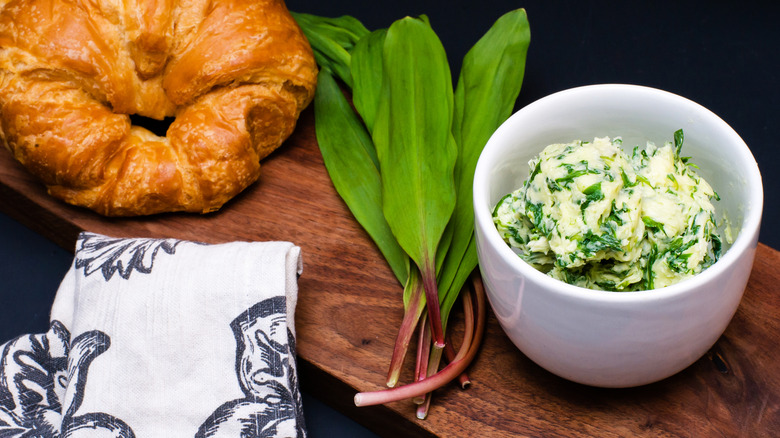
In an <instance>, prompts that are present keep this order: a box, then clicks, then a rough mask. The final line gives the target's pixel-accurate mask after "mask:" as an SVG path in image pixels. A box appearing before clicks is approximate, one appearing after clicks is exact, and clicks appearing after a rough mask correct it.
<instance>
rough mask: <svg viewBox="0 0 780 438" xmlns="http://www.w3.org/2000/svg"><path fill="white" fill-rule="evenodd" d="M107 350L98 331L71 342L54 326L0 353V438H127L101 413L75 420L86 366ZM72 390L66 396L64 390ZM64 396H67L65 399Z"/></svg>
mask: <svg viewBox="0 0 780 438" xmlns="http://www.w3.org/2000/svg"><path fill="white" fill-rule="evenodd" d="M110 345H111V341H110V339H109V337H108V336H107V335H106V334H105V333H103V332H100V331H98V330H93V331H89V332H85V333H82V334H80V335H79V336H76V338H75V339H73V341H72V342H71V340H70V332H69V331H68V329H67V328H66V327H65V326H64V325H63V324H62V323H61V322H59V321H56V320H55V321H52V323H51V328H50V329H49V331H48V332H47V333H45V334H42V335H24V336H20V337H18V338H16V339H14V340H11V341H10V342H7V343H6V344H4V345H3V346H2V350H0V437H3V438H5V437H8V438H10V437H19V438H22V437H37V438H64V437H68V436H74V435H76V434H78V435H83V434H85V433H86V434H94V436H106V435H105V434H106V433H107V432H110V435H111V436H114V437H122V438H132V437H134V436H135V435H134V434H133V431H132V429H130V427H129V426H128V425H127V424H125V422H123V421H122V420H120V419H118V418H116V417H113V416H111V415H108V414H106V413H103V412H94V413H87V414H83V415H76V410H78V408H79V407H80V406H81V403H82V401H83V398H84V388H85V386H86V384H87V372H88V371H89V366H90V364H91V363H92V361H93V360H94V359H95V358H96V357H97V356H99V355H101V354H102V353H103V352H104V351H106V350H107V349H108V347H109V346H110ZM68 387H70V388H73V390H72V391H71V392H70V393H67V392H66V388H68ZM66 394H70V395H69V396H67V397H66Z"/></svg>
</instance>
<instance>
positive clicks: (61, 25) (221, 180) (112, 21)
mask: <svg viewBox="0 0 780 438" xmlns="http://www.w3.org/2000/svg"><path fill="white" fill-rule="evenodd" d="M0 5H1V6H0V7H1V8H2V10H1V11H0V141H2V143H4V144H5V146H6V148H7V149H9V150H10V151H11V153H12V154H13V156H14V157H15V158H16V159H17V160H18V161H19V162H21V163H22V165H24V166H25V167H26V168H27V169H28V170H29V171H30V172H31V173H33V174H34V175H36V176H37V177H38V178H40V179H41V181H42V182H43V183H44V184H45V185H46V186H47V188H48V191H49V193H50V194H51V195H52V196H54V197H57V198H59V199H62V200H64V201H65V202H68V203H71V204H74V205H79V206H83V207H87V208H90V209H92V210H94V211H96V212H98V213H100V214H103V215H106V216H134V215H148V214H154V213H161V212H172V211H187V212H198V213H206V212H210V211H214V210H217V209H219V208H220V207H221V206H222V205H223V204H224V203H225V202H227V201H228V200H230V199H231V198H233V197H234V196H235V195H237V194H238V193H239V192H241V191H242V190H244V189H245V188H246V187H247V186H249V185H250V184H252V183H253V182H254V181H256V180H257V178H258V177H259V175H260V160H261V159H262V158H264V157H265V156H267V155H268V154H269V153H270V152H272V151H273V150H274V149H276V148H277V147H279V146H280V145H281V143H282V142H283V141H284V140H285V139H287V137H289V136H290V134H291V133H292V131H293V129H294V127H295V124H296V121H297V120H298V116H299V115H300V112H301V111H302V110H303V109H304V108H305V107H306V106H307V105H308V104H309V103H310V102H311V99H312V97H313V94H314V89H315V87H316V80H317V66H316V63H315V61H314V57H313V55H312V51H311V47H310V46H309V43H308V41H307V40H306V38H305V37H304V36H303V33H302V32H301V30H300V29H299V28H298V26H297V24H296V23H295V21H294V20H293V18H292V17H291V15H290V13H289V12H288V11H287V8H286V6H285V4H284V2H283V1H282V0H219V1H217V0H181V1H176V0H123V1H119V0H113V1H112V0H10V1H7V0H0ZM131 114H137V115H140V116H144V117H149V118H154V119H160V120H161V119H164V118H166V117H175V120H174V121H173V122H172V123H171V124H170V126H169V128H168V132H167V135H166V136H165V137H160V136H158V135H155V134H153V133H152V132H151V131H149V130H147V129H145V128H143V127H140V126H133V125H132V123H131V121H130V117H129V116H130V115H131Z"/></svg>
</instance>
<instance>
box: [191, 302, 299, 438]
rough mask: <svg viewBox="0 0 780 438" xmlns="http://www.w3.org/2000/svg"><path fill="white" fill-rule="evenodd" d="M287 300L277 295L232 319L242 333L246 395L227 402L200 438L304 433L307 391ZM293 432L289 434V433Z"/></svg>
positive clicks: (239, 348) (240, 362) (239, 370)
mask: <svg viewBox="0 0 780 438" xmlns="http://www.w3.org/2000/svg"><path fill="white" fill-rule="evenodd" d="M286 303H287V301H286V299H285V297H284V296H277V297H273V298H269V299H266V300H264V301H261V302H259V303H257V304H255V305H254V306H252V307H250V308H249V309H247V310H246V311H245V312H243V313H242V314H241V315H239V316H238V317H237V318H236V319H234V320H233V322H232V323H231V324H230V327H231V329H232V330H233V335H234V336H235V338H236V370H235V371H236V375H237V377H238V381H239V384H240V385H241V390H242V392H243V393H244V397H243V398H240V399H236V400H231V401H228V402H225V403H223V404H222V405H221V406H220V407H218V408H217V409H216V410H215V411H214V413H213V414H211V416H209V418H208V419H206V421H205V422H204V423H203V424H202V425H201V427H200V429H199V430H198V433H197V434H196V435H195V437H196V438H208V437H215V436H223V434H224V433H225V431H240V436H241V437H244V438H272V437H277V436H280V435H279V434H280V433H282V431H283V430H285V431H286V432H287V433H290V435H289V436H291V437H292V436H293V435H292V433H295V435H294V436H296V437H297V438H304V437H305V436H306V431H305V429H304V427H303V424H304V418H303V410H302V402H301V394H300V392H299V390H298V382H297V376H296V373H295V368H294V363H293V361H295V337H294V336H293V334H292V332H291V331H290V329H289V328H288V327H287V316H286V312H287V305H286ZM293 431H294V432H293ZM285 436H288V435H285Z"/></svg>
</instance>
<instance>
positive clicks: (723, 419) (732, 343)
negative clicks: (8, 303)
mask: <svg viewBox="0 0 780 438" xmlns="http://www.w3.org/2000/svg"><path fill="white" fill-rule="evenodd" d="M0 210H2V211H3V212H5V213H6V214H8V215H10V216H12V217H14V218H16V219H17V220H19V221H21V222H22V223H24V224H26V225H27V226H29V227H30V228H32V229H34V230H35V231H37V232H39V233H41V234H42V235H44V236H46V237H47V238H49V239H51V240H52V241H54V242H56V243H57V244H59V245H61V246H62V247H64V248H66V249H68V250H71V251H72V250H73V248H74V245H75V241H76V237H77V235H78V233H79V232H80V231H82V230H88V231H92V232H97V233H103V234H107V235H112V236H117V237H119V236H134V237H174V238H180V239H190V240H197V241H201V242H208V243H219V242H227V241H233V240H254V241H263V240H287V241H291V242H294V243H296V244H297V245H299V246H300V247H301V248H302V253H303V262H304V271H303V275H302V276H301V277H300V280H299V286H300V292H299V293H300V298H299V303H298V308H297V313H296V326H297V331H298V354H299V362H300V365H299V366H300V372H301V382H302V385H303V386H304V388H305V390H306V391H308V392H310V393H312V394H314V395H315V396H317V397H319V398H321V399H322V400H325V401H326V402H328V403H329V404H331V405H332V406H334V407H335V408H337V409H339V410H341V411H343V412H344V413H346V414H347V415H350V416H351V417H353V418H355V419H356V420H357V421H359V422H361V423H362V424H364V425H365V426H367V427H368V428H370V429H372V430H374V431H375V432H377V433H378V434H380V435H383V436H388V437H401V436H441V437H459V438H460V437H484V436H490V437H516V436H545V437H575V436H576V437H579V436H599V437H618V436H653V437H657V436H700V437H703V436H735V435H740V436H751V437H758V436H772V435H774V434H776V433H778V431H780V349H778V348H777V347H778V343H779V342H780V294H778V293H777V292H780V286H779V285H780V253H778V252H777V251H775V250H773V249H771V248H769V247H767V246H765V245H762V244H759V248H758V254H757V258H756V263H755V266H754V270H753V274H752V276H751V278H750V283H749V285H748V289H747V291H746V293H745V296H744V299H743V301H742V303H741V305H740V307H739V310H738V311H737V314H736V316H735V317H734V319H733V321H732V322H731V324H730V325H729V327H728V329H727V330H726V332H725V333H724V335H723V336H722V337H721V338H720V340H719V341H718V342H717V344H716V345H715V346H714V347H713V349H712V350H711V351H710V352H709V353H708V354H707V355H705V356H704V357H703V358H701V359H700V360H699V361H697V362H696V363H695V364H693V365H692V366H690V367H689V368H688V369H686V370H684V371H682V372H681V373H679V374H677V375H675V376H673V377H671V378H668V379H666V380H664V381H662V382H658V383H655V384H652V385H647V386H644V387H640V388H633V389H620V390H614V389H598V388H591V387H586V386H582V385H578V384H575V383H571V382H568V381H565V380H563V379H561V378H558V377H556V376H554V375H552V374H550V373H548V372H546V371H545V370H543V369H542V368H540V367H538V366H537V365H535V364H534V363H533V362H531V361H530V360H529V359H528V358H526V357H525V356H523V355H522V353H520V352H519V351H518V350H517V349H516V348H515V347H514V346H513V345H512V344H511V342H510V341H509V339H508V338H507V337H506V336H505V335H504V333H503V332H502V330H501V328H500V327H499V325H498V323H497V322H496V320H495V318H494V317H493V315H492V313H491V314H490V317H489V320H488V326H487V331H486V334H485V340H484V342H483V346H482V349H481V351H480V353H479V355H478V356H477V359H476V360H475V362H474V363H473V365H472V367H471V369H470V370H469V374H470V376H471V378H472V380H473V385H472V386H471V387H470V388H469V389H467V390H461V389H459V388H458V387H457V386H455V385H454V384H453V385H449V386H447V387H446V388H444V389H441V390H439V391H437V392H436V393H435V395H434V397H435V398H434V402H433V406H432V408H431V411H430V415H429V416H428V418H427V419H425V420H418V419H416V418H415V415H414V407H413V405H412V404H411V403H410V402H397V403H393V404H391V405H389V406H379V407H369V408H355V407H354V406H353V404H352V397H353V396H354V394H355V392H356V391H358V390H375V389H379V388H381V387H382V385H383V382H384V381H385V374H386V371H387V366H388V362H389V359H390V354H391V351H392V345H393V342H394V339H395V335H396V330H397V328H398V326H399V324H400V321H401V317H402V311H401V308H402V307H401V287H400V286H399V285H398V284H397V281H396V280H395V277H394V276H393V275H392V273H391V271H390V269H389V267H388V266H387V265H386V263H385V262H384V259H383V258H382V257H381V255H380V253H379V252H378V250H376V248H375V247H374V246H373V243H372V242H371V241H370V239H369V238H368V236H367V234H366V233H365V232H364V231H363V230H362V229H361V228H360V227H359V225H358V224H357V222H356V221H355V220H354V219H353V218H352V216H351V214H350V212H349V210H348V209H347V208H346V207H345V205H344V204H343V202H342V201H341V199H340V198H339V197H338V195H337V194H336V192H335V190H334V188H333V186H332V184H331V182H330V179H329V177H328V175H327V172H326V170H325V167H324V165H323V163H322V157H321V156H320V153H319V150H318V148H317V144H316V139H315V135H314V120H313V111H312V109H311V108H309V109H307V110H306V111H305V112H304V113H303V114H302V117H301V120H300V122H299V124H298V127H297V129H296V131H295V133H294V134H293V136H292V137H291V138H290V139H289V140H288V141H287V142H286V143H285V144H284V145H283V146H282V148H281V149H280V150H278V151H276V152H275V153H273V154H272V155H271V156H270V157H268V158H267V159H266V160H265V161H264V162H263V167H262V175H261V177H260V181H259V182H257V183H256V184H254V185H253V186H252V187H250V188H249V189H247V190H246V191H245V192H244V193H242V194H241V195H240V196H239V197H238V198H236V199H234V200H233V201H231V202H230V203H229V204H228V205H227V206H225V207H224V208H223V210H222V211H220V212H217V213H214V214H209V215H204V216H199V215H185V214H170V215H160V216H155V217H149V218H141V219H107V218H103V217H100V216H98V215H95V214H93V213H91V212H89V211H86V210H84V209H80V208H75V207H71V206H68V205H65V204H62V203H60V202H59V201H57V200H54V199H52V198H50V197H49V196H48V195H47V194H46V192H45V189H44V188H43V187H42V186H41V185H40V184H39V183H37V182H36V181H35V180H34V179H33V178H32V177H31V176H30V175H29V174H27V173H26V171H25V170H24V169H23V168H22V167H21V166H20V165H18V164H17V163H16V162H15V161H13V160H12V158H11V157H10V154H8V153H7V152H6V151H4V150H0ZM203 262H204V263H208V260H204V261H203ZM455 325H456V326H457V324H455ZM455 339H459V338H458V337H457V336H456V337H455ZM456 343H457V341H456ZM407 362H409V361H407ZM405 369H406V370H407V372H406V374H405V375H404V376H403V379H404V381H408V380H409V378H410V375H411V362H409V364H408V366H407V367H406V368H405Z"/></svg>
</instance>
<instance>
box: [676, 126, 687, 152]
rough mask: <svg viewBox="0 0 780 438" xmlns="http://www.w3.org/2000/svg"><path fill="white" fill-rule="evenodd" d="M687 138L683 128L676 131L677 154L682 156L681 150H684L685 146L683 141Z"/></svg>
mask: <svg viewBox="0 0 780 438" xmlns="http://www.w3.org/2000/svg"><path fill="white" fill-rule="evenodd" d="M684 139H685V136H684V135H683V130H682V129H678V130H677V131H674V149H675V151H677V156H678V157H679V156H680V152H682V147H683V141H684Z"/></svg>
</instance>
